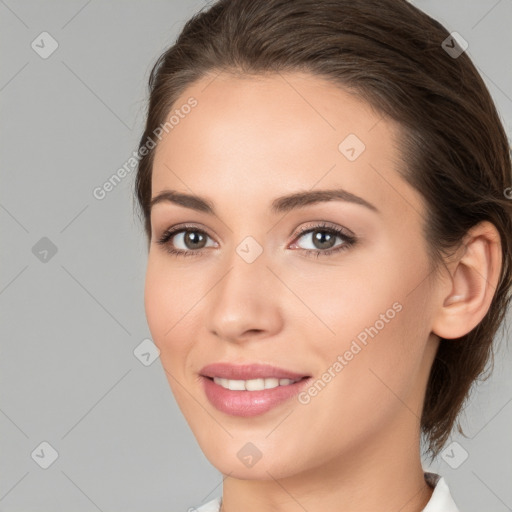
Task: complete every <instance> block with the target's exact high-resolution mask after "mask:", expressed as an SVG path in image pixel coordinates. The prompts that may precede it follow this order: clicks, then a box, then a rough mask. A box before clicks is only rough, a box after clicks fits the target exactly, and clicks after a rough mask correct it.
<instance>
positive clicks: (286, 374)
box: [136, 0, 512, 512]
mask: <svg viewBox="0 0 512 512" xmlns="http://www.w3.org/2000/svg"><path fill="white" fill-rule="evenodd" d="M464 48H465V45H464V41H463V40H462V39H461V38H460V36H457V35H450V34H449V33H448V32H447V31H446V29H445V28H444V27H442V26H441V25H440V24H439V23H438V22H436V21H435V20H433V19H432V18H430V17H429V16H427V15H426V14H424V13H423V12H421V11H420V10H419V9H417V8H415V7H414V6H412V5H410V4H409V3H407V2H406V1H404V0H379V1H376V0H375V1H368V0H358V1H353V0H350V1H349V0H322V1H318V0H314V1H313V0H294V1H293V2H290V1H288V0H270V1H269V0H229V1H227V0H220V1H217V2H216V3H214V4H213V5H211V6H208V8H207V9H206V8H205V9H204V10H203V11H202V12H200V13H198V14H197V15H195V16H194V17H193V18H192V19H191V20H189V21H188V22H187V24H186V25H185V27H184V29H183V30H182V32H181V34H180V35H179V37H178V39H177V41H176V43H175V44H174V45H173V46H171V47H170V48H169V49H168V50H167V51H166V52H165V53H164V54H163V55H162V56H161V57H160V58H159V60H158V62H157V63H156V64H155V66H154V68H153V70H152V73H151V77H150V99H149V108H148V116H147V124H146V128H145V132H144V134H143V136H142V138H141V142H140V147H139V154H140V156H141V159H140V165H139V169H138V174H137V180H136V188H137V190H136V193H137V199H138V204H139V206H140V211H141V215H142V219H143V221H144V225H145V230H146V235H147V240H148V249H149V255H148V266H147V275H146V289H145V306H146V314H147V319H148V324H149V328H150V331H151V334H152V337H153V340H154V342H155V344H156V345H157V346H158V348H159V349H160V357H161V361H162V365H163V368H164V370H165V372H166V376H167V378H168V381H169V384H170V386H171V388H172V391H173V393H174V395H175V398H176V400H177V402H178V405H179V407H180V409H181V411H182V412H183V414H184V417H185V418H186V420H187V422H188V424H189V426H190V428H191V429H192V431H193V433H194V435H195V436H196V438H197V441H198V443H199V445H200V447H201V449H202V450H203V452H204V453H205V455H206V457H207V458H208V459H209V460H210V462H211V463H212V464H213V465H214V466H215V467H216V468H217V469H218V470H219V471H221V472H222V473H223V475H225V479H224V483H223V492H222V498H221V497H220V496H219V497H218V498H217V499H215V500H213V501H210V502H209V503H208V504H204V505H203V506H202V507H201V508H198V509H197V510H201V511H212V512H213V511H214V512H217V511H219V510H220V511H222V512H236V511H241V510H244V512H253V511H263V510H273V511H279V512H291V511H298V510H307V511H308V512H316V511H320V510H322V511H325V510H347V511H348V510H349V511H369V510H379V511H380V512H386V511H397V510H400V511H401V512H413V511H414V512H417V511H421V510H423V511H428V512H435V511H438V512H441V511H442V512H450V511H456V510H457V506H456V505H455V503H454V501H453V499H452V497H451V495H450V492H449V490H448V487H447V485H446V482H445V481H444V479H442V478H441V477H440V475H436V474H433V473H426V472H425V471H424V470H423V468H422V464H421V448H420V446H421V445H420V441H421V436H422V435H423V439H424V440H425V442H426V445H427V448H428V451H429V453H430V455H431V457H434V456H435V455H437V454H438V453H439V452H440V450H441V449H442V448H443V446H444V444H445V442H446V440H447V439H448V437H449V434H450V432H451V430H452V427H453V426H454V424H455V423H456V420H457V417H458V414H459V412H460V411H461V408H462V406H463V404H464V402H465V399H466V398H467V396H468V392H469V390H470V387H471V385H472V383H473V382H474V381H475V379H476V378H477V377H478V376H479V375H480V374H481V372H482V371H483V369H484V367H485V365H486V363H487V361H488V359H489V356H490V354H491V353H492V341H493V338H494V336H495V334H496V331H497V329H498V327H499V325H500V323H501V322H502V320H503V318H504V314H505V312H506V308H507V305H508V303H509V301H510V290H511V285H512V270H511V254H512V240H511V233H512V202H511V201H510V194H507V191H509V190H512V189H511V188H510V187H511V162H510V154H509V147H508V142H507V138H506V135H505V132H504V129H503V127H502V124H501V122H500V119H499V116H498V114H497V112H496V109H495V106H494V104H493V102H492V99H491V97H490V95H489V92H488V91H487V89H486V87H485V85H484V83H483V81H482V79H481V78H480V76H479V75H478V73H477V72H476V70H475V67H474V66H473V64H472V63H471V61H470V59H469V57H468V56H467V54H466V53H465V52H464ZM194 510H195V509H194Z"/></svg>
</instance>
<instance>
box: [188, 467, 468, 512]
mask: <svg viewBox="0 0 512 512" xmlns="http://www.w3.org/2000/svg"><path fill="white" fill-rule="evenodd" d="M425 481H426V482H427V483H428V484H429V485H430V486H431V487H433V488H434V492H433V493H432V496H431V498H430V500H429V502H428V503H427V506H426V507H425V508H424V509H423V510H422V511H421V512H460V511H459V509H458V508H457V505H455V502H454V501H453V498H452V495H451V494H450V490H449V489H448V485H447V483H446V481H445V479H444V478H443V477H442V476H440V475H438V474H436V473H428V472H426V473H425ZM221 501H222V497H220V496H219V497H218V498H215V499H214V500H212V501H209V502H208V503H205V504H204V505H201V506H200V507H196V508H194V507H192V508H189V509H188V510H189V511H190V512H220V504H221Z"/></svg>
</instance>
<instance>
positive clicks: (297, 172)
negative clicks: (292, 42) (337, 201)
mask: <svg viewBox="0 0 512 512" xmlns="http://www.w3.org/2000/svg"><path fill="white" fill-rule="evenodd" d="M191 97H193V98H194V99H195V100H196V102H197V104H196V106H194V107H193V108H191V109H188V108H187V109H184V110H183V111H182V112H181V115H180V116H179V122H178V123H177V124H174V125H173V128H172V129H170V130H169V131H168V133H166V134H164V136H163V138H162V140H161V141H160V142H159V144H158V146H157V149H156V154H155V159H154V165H153V178H152V196H155V195H156V194H157V193H159V192H160V191H161V190H163V189H165V188H170V189H175V190H176V189H179V190H181V191H183V192H189V193H190V192H192V193H195V194H198V195H202V196H206V197H211V198H212V199H214V196H218V195H219V194H222V197H223V198H226V200H230V201H238V202H239V203H240V206H242V205H245V206H248V205H252V206H259V207H261V204H262V198H264V197H267V196H272V197H273V196H277V195H281V193H283V194H284V193H289V192H292V191H297V190H311V189H314V188H315V187H317V188H326V187H343V188H345V189H347V190H349V191H351V192H353V193H354V194H357V195H360V196H362V197H366V198H367V199H368V200H369V201H371V202H373V203H374V204H375V203H379V204H383V203H386V202H390V201H392V200H393V199H396V197H395V198H392V197H391V196H390V189H389V187H390V186H392V187H398V188H403V187H406V188H407V185H406V184H405V182H403V181H402V180H401V178H400V177H399V175H398V173H397V172H396V170H395V168H396V166H397V165H398V162H399V160H400V155H399V151H398V149H397V147H396V141H397V137H398V133H399V129H398V126H397V125H396V124H395V123H394V122H392V121H390V120H388V119H383V118H382V116H381V115H380V114H379V113H377V112H375V111H374V110H373V109H372V108H371V106H370V105H368V104H367V103H365V102H364V101H363V100H362V99H361V98H360V97H358V96H356V95H355V94H351V93H349V92H348V91H346V90H344V89H342V88H340V87H339V86H337V85H335V84H333V83H330V82H328V81H327V80H325V79H323V78H320V77H316V76H313V75H309V74H302V73H287V74H284V73H283V74H281V73H280V74H272V75H265V76H234V75H229V74H225V73H221V74H219V75H213V76H208V77H204V78H203V79H201V80H199V81H198V82H195V83H194V84H192V85H191V86H189V87H188V88H187V89H186V90H185V91H184V92H183V93H182V94H181V96H180V97H179V98H178V99H177V101H176V102H175V104H174V105H173V108H172V112H171V113H170V115H172V114H173V113H176V110H178V114H179V113H180V108H181V107H182V106H183V105H186V104H187V101H188V100H189V98H191ZM185 110H186V111H187V112H188V113H187V114H185V113H184V111H185ZM383 180H384V181H383ZM386 181H387V183H388V185H387V186H386V185H385V182H386ZM404 193H411V191H410V190H404Z"/></svg>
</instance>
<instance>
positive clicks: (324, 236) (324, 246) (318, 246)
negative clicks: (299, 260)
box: [292, 223, 356, 257]
mask: <svg viewBox="0 0 512 512" xmlns="http://www.w3.org/2000/svg"><path fill="white" fill-rule="evenodd" d="M301 238H303V239H305V240H307V241H308V244H306V245H309V247H304V246H300V245H298V244H297V243H296V242H294V243H293V244H292V247H293V246H295V247H296V246H298V247H299V249H301V250H302V251H303V252H304V253H305V255H306V256H316V257H318V256H320V255H329V254H333V253H336V252H339V251H343V250H346V249H349V248H350V247H352V246H353V245H354V244H355V243H356V237H355V236H354V235H353V233H352V232H348V230H345V229H343V228H340V227H331V226H329V225H328V224H325V223H324V224H321V225H316V226H312V227H309V228H307V227H306V228H302V229H301V230H300V232H299V235H298V236H297V237H296V238H295V239H296V240H298V239H301ZM336 239H340V240H341V241H342V242H341V243H340V244H338V245H335V244H336Z"/></svg>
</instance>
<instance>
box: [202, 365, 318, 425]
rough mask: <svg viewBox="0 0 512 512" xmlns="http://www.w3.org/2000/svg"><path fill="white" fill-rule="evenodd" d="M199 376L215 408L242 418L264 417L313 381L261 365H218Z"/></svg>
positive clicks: (206, 368)
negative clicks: (263, 415) (262, 384)
mask: <svg viewBox="0 0 512 512" xmlns="http://www.w3.org/2000/svg"><path fill="white" fill-rule="evenodd" d="M200 374H201V378H202V383H203V392H204V393H205V395H206V398H207V399H208V400H209V402H210V403H211V404H212V405H213V407H215V408H216V409H217V410H219V411H221V412H223V413H225V414H228V415H231V416H241V417H251V416H257V415H260V414H264V413H266V412H268V411H270V410H271V409H273V408H275V407H277V406H278V405H280V404H282V403H284V402H287V401H289V400H290V399H291V398H293V397H294V396H296V395H297V394H298V393H299V392H300V391H301V389H303V388H304V387H305V386H306V385H307V384H308V382H309V381H310V380H311V378H310V376H308V375H304V374H300V373H296V372H292V371H290V370H285V369H283V368H277V367H275V366H270V365H261V364H246V365H233V364H229V363H215V364H210V365H207V366H205V367H204V368H203V369H202V370H201V372H200ZM262 381H264V383H265V389H261V383H262ZM268 386H270V387H268Z"/></svg>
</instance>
